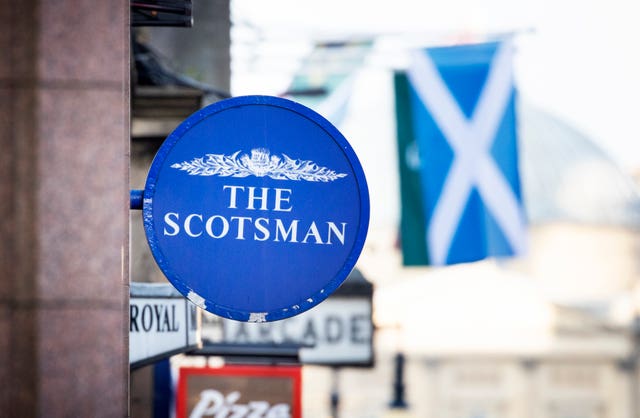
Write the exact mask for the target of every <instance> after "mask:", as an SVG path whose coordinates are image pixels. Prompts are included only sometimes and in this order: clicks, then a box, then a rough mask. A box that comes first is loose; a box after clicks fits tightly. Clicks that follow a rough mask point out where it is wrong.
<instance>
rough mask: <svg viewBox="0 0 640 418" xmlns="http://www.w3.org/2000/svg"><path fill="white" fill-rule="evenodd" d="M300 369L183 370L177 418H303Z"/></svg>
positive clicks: (227, 368)
mask: <svg viewBox="0 0 640 418" xmlns="http://www.w3.org/2000/svg"><path fill="white" fill-rule="evenodd" d="M301 381H302V375H301V368H300V367H299V366H225V367H220V368H182V369H180V377H179V381H178V394H177V399H176V417H177V418H205V417H237V418H249V417H252V418H253V417H255V418H258V417H259V418H302V405H301V404H302V402H301V392H302V389H301Z"/></svg>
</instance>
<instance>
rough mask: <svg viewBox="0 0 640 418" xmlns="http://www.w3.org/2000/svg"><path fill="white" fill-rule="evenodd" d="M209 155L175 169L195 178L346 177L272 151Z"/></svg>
mask: <svg viewBox="0 0 640 418" xmlns="http://www.w3.org/2000/svg"><path fill="white" fill-rule="evenodd" d="M240 152H241V151H236V152H234V153H233V154H231V155H224V154H206V155H205V156H204V157H200V158H194V159H193V160H191V161H184V162H182V163H176V164H173V165H172V166H171V168H176V169H179V170H182V171H186V172H187V173H188V174H189V175H191V176H221V177H248V176H256V177H270V178H272V179H276V180H306V181H322V182H329V181H334V180H337V179H339V178H342V177H346V176H347V175H346V174H343V173H336V172H335V171H333V170H330V169H328V168H327V167H321V166H319V165H317V164H316V163H314V162H313V161H308V160H294V159H293V158H289V156H287V155H286V154H281V157H279V156H277V155H271V153H270V152H269V150H268V149H264V148H255V149H252V150H251V156H249V155H248V154H242V155H240V157H238V155H239V154H240Z"/></svg>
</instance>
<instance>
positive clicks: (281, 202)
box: [143, 96, 369, 322]
mask: <svg viewBox="0 0 640 418" xmlns="http://www.w3.org/2000/svg"><path fill="white" fill-rule="evenodd" d="M143 202H144V203H143V219H144V227H145V231H146V235H147V240H148V242H149V246H150V248H151V252H152V253H153V255H154V257H155V259H156V261H157V263H158V265H159V266H160V269H161V270H162V271H163V272H164V273H165V275H166V276H167V278H168V279H169V281H170V282H171V283H172V284H173V285H174V286H175V288H176V289H177V290H178V291H179V292H180V293H182V294H183V295H184V296H186V297H187V298H188V299H189V300H191V301H192V302H194V303H195V304H196V305H198V306H200V307H202V308H203V309H206V310H207V311H209V312H212V313H214V314H217V315H220V316H223V317H225V318H230V319H235V320H240V321H251V322H263V321H274V320H278V319H283V318H287V317H290V316H293V315H297V314H299V313H301V312H303V311H305V310H307V309H309V308H312V307H313V306H315V305H317V304H318V303H320V302H322V301H323V300H324V299H325V298H326V297H327V296H329V295H330V294H331V293H332V292H333V291H334V290H336V289H337V288H338V286H340V284H341V283H342V282H343V281H344V279H345V278H346V277H347V275H348V274H349V272H350V271H351V270H352V269H353V267H354V266H355V264H356V261H357V259H358V257H359V255H360V252H361V251H362V247H363V245H364V241H365V237H366V234H367V229H368V225H369V193H368V189H367V183H366V180H365V176H364V173H363V171H362V167H361V165H360V162H359V161H358V158H357V157H356V155H355V153H354V152H353V150H352V148H351V146H350V145H349V143H348V142H347V140H346V139H345V138H344V137H343V136H342V134H341V133H340V132H339V131H338V130H337V129H336V128H335V127H334V126H333V125H331V123H329V122H328V121H327V120H326V119H324V118H323V117H322V116H320V115H319V114H317V113H316V112H314V111H312V110H311V109H309V108H307V107H304V106H302V105H300V104H298V103H295V102H292V101H290V100H286V99H282V98H277V97H269V96H245V97H237V98H232V99H228V100H223V101H220V102H217V103H214V104H212V105H210V106H208V107H206V108H204V109H202V110H200V111H198V112H196V113H194V114H193V115H191V116H190V117H189V118H188V119H186V120H185V121H184V122H182V123H181V124H180V125H179V126H178V127H177V128H176V129H175V130H174V131H173V132H172V133H171V135H169V137H168V138H167V139H166V140H165V142H164V143H163V144H162V146H161V147H160V150H159V151H158V153H157V155H156V157H155V159H154V160H153V163H152V165H151V169H150V172H149V176H148V177H147V183H146V186H145V190H144V201H143Z"/></svg>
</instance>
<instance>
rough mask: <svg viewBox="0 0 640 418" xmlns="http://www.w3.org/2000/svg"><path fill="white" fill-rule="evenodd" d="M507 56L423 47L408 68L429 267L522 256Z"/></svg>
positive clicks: (496, 47) (499, 49) (506, 50)
mask: <svg viewBox="0 0 640 418" xmlns="http://www.w3.org/2000/svg"><path fill="white" fill-rule="evenodd" d="M512 53H513V49H512V45H511V44H510V43H486V44H474V45H463V46H453V47H440V48H429V49H425V50H420V51H417V52H416V53H415V54H414V56H413V59H412V63H411V66H410V68H409V69H408V72H407V75H408V79H409V85H410V88H409V100H410V107H411V114H412V115H411V116H412V117H411V123H412V131H413V134H414V137H415V140H416V142H417V148H418V149H419V154H420V165H419V173H420V182H421V191H422V203H423V204H422V207H423V211H424V217H425V224H426V231H425V232H424V239H425V240H426V248H427V252H428V254H427V258H428V260H429V261H430V263H431V264H434V265H445V264H454V263H463V262H469V261H476V260H481V259H483V258H487V257H491V256H511V255H518V254H521V253H523V252H524V250H525V247H526V225H525V217H524V211H523V208H522V199H521V192H520V179H519V175H518V152H517V140H516V139H517V138H516V116H515V90H514V87H513V79H512V62H511V61H512Z"/></svg>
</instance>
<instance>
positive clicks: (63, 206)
mask: <svg viewBox="0 0 640 418" xmlns="http://www.w3.org/2000/svg"><path fill="white" fill-rule="evenodd" d="M0 16H1V19H0V21H2V22H3V28H2V30H0V51H2V52H3V53H2V59H0V237H1V238H2V239H1V240H0V387H2V390H0V411H2V412H0V415H2V416H7V417H20V418H22V417H26V418H29V417H70V416H74V417H81V416H92V417H123V416H127V415H128V400H127V397H128V393H127V392H128V370H129V367H128V293H129V292H128V282H129V278H128V206H129V205H128V161H129V157H128V150H129V91H128V89H129V2H128V1H124V0H111V1H95V0H59V1H48V0H40V1H38V0H20V1H9V0H0Z"/></svg>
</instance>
